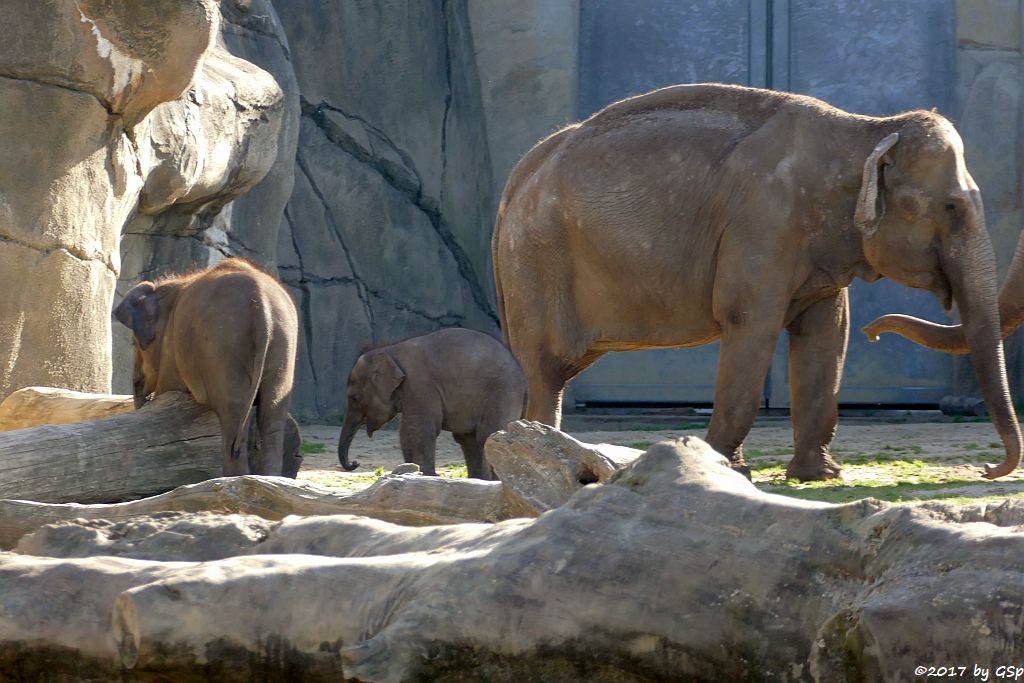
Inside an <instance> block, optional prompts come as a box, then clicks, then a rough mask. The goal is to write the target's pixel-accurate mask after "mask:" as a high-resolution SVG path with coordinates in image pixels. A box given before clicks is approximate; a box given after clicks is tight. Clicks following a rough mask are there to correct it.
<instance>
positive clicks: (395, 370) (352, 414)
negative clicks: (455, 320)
mask: <svg viewBox="0 0 1024 683" xmlns="http://www.w3.org/2000/svg"><path fill="white" fill-rule="evenodd" d="M404 380H405V373H404V372H403V371H402V368H401V367H399V365H398V363H396V362H395V359H394V358H392V357H391V355H390V354H389V353H388V352H387V351H386V350H384V349H375V350H373V351H367V352H366V353H364V354H363V355H361V356H360V357H359V359H358V360H356V363H355V365H353V366H352V372H351V373H349V376H348V389H347V394H348V396H347V400H346V410H345V422H344V423H343V424H342V427H341V436H340V438H339V440H338V461H339V462H340V463H341V466H342V467H344V468H345V469H346V470H350V471H351V470H354V469H355V468H356V467H358V466H359V463H358V462H349V459H348V451H349V447H350V446H351V445H352V439H353V438H354V437H355V435H356V432H357V431H358V430H359V427H361V426H362V425H363V424H366V434H367V435H368V436H373V433H374V432H375V431H377V430H378V429H380V428H381V427H383V426H384V425H385V424H387V422H389V421H390V420H391V419H392V418H393V417H394V416H395V415H397V414H398V412H399V411H400V410H401V409H402V395H401V394H402V392H401V386H402V382H403V381H404Z"/></svg>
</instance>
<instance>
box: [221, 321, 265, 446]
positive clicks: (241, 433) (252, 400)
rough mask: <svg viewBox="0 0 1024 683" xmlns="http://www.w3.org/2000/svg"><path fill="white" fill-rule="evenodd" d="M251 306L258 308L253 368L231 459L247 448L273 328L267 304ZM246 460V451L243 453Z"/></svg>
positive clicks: (253, 339)
mask: <svg viewBox="0 0 1024 683" xmlns="http://www.w3.org/2000/svg"><path fill="white" fill-rule="evenodd" d="M253 307H254V308H256V309H258V310H254V311H253V322H254V323H256V324H255V325H254V326H253V331H252V332H253V334H252V345H253V368H252V376H251V382H250V385H249V391H248V396H247V397H246V398H247V399H248V400H247V401H246V404H245V406H246V408H245V415H243V416H242V421H241V422H240V423H239V425H238V429H237V431H236V432H235V438H234V439H232V441H231V459H232V460H237V459H239V458H241V457H242V455H243V453H242V448H243V446H245V447H246V451H248V450H249V443H248V441H249V426H250V425H251V424H252V420H253V412H254V408H256V399H257V397H258V395H259V391H260V384H261V383H262V382H263V372H264V369H265V368H266V364H267V354H268V353H269V351H270V330H272V329H273V321H271V320H270V317H269V316H270V313H269V310H268V308H267V306H265V305H262V302H260V301H255V302H253ZM244 455H245V457H246V459H247V460H248V457H249V454H248V452H246V453H244Z"/></svg>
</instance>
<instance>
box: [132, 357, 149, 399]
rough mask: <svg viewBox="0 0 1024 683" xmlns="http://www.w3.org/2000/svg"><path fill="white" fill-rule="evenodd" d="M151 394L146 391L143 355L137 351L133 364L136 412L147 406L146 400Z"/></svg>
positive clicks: (133, 395) (133, 393)
mask: <svg viewBox="0 0 1024 683" xmlns="http://www.w3.org/2000/svg"><path fill="white" fill-rule="evenodd" d="M149 394H150V392H149V391H148V390H147V389H146V375H145V372H144V371H143V366H142V354H140V353H139V349H138V348H136V349H135V361H134V363H133V364H132V397H133V398H134V402H135V410H138V409H139V408H141V407H142V406H144V405H146V399H147V398H148V397H149Z"/></svg>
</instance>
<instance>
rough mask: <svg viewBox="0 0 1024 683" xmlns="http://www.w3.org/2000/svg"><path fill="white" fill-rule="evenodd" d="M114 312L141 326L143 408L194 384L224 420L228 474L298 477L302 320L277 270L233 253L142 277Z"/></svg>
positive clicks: (137, 374) (137, 336)
mask: <svg viewBox="0 0 1024 683" xmlns="http://www.w3.org/2000/svg"><path fill="white" fill-rule="evenodd" d="M114 317H115V318H116V319H117V320H118V321H120V322H121V323H123V324H124V325H125V326H127V327H128V328H129V329H131V331H132V341H133V342H134V345H135V369H134V372H133V373H132V383H133V392H134V394H135V407H136V408H139V407H141V406H142V405H143V404H145V402H146V400H147V397H148V396H149V395H150V394H162V393H164V392H165V391H187V392H189V393H190V394H192V397H193V398H194V399H195V400H196V402H197V403H199V404H201V405H204V406H209V407H210V409H211V410H213V412H214V413H216V414H217V418H218V419H219V420H220V428H221V435H222V439H223V456H224V474H225V476H236V475H240V474H271V475H281V474H285V475H290V476H295V471H296V470H297V469H298V465H299V462H300V461H299V459H298V458H299V457H300V456H299V455H298V453H297V450H298V446H297V444H298V442H299V435H298V426H297V425H296V424H295V421H294V420H292V419H291V416H290V415H289V414H288V405H289V403H290V402H291V394H292V381H293V377H294V374H295V355H296V352H297V349H298V344H297V340H298V336H299V319H298V314H297V313H296V311H295V304H294V303H292V299H291V297H290V296H289V295H288V292H286V291H285V289H284V287H282V286H281V284H280V283H279V282H278V281H277V279H276V278H274V277H272V276H270V275H268V274H267V273H264V272H263V271H262V270H260V269H258V268H256V267H255V266H254V265H252V264H251V263H249V262H248V261H246V260H244V259H238V258H230V259H226V260H224V261H221V262H220V263H218V264H217V265H216V266H214V267H213V268H210V269H208V270H199V271H195V272H193V273H188V274H185V275H179V276H176V277H169V278H165V279H162V280H158V281H156V282H148V281H147V282H142V283H140V284H138V285H136V286H135V287H134V288H132V289H131V291H129V292H128V293H127V294H126V295H125V297H124V300H122V301H121V303H120V304H119V305H118V306H117V308H115V309H114ZM253 421H255V430H254V432H255V434H256V435H257V437H258V438H257V448H255V449H252V453H250V443H249V442H250V434H249V432H250V427H251V425H252V423H253ZM286 451H287V454H286ZM293 451H295V452H293ZM250 456H251V457H250Z"/></svg>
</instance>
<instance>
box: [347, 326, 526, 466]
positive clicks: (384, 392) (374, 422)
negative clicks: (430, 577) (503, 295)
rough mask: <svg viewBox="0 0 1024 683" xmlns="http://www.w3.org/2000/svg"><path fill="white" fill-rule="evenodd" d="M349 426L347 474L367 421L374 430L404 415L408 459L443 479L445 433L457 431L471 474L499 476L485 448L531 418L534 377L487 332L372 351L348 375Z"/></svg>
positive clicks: (435, 336) (441, 333)
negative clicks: (529, 391)
mask: <svg viewBox="0 0 1024 683" xmlns="http://www.w3.org/2000/svg"><path fill="white" fill-rule="evenodd" d="M347 406H348V407H347V410H346V413H345V423H344V425H343V426H342V429H341V438H340V440H339V442H338V460H339V461H340V462H341V466H342V467H344V468H345V469H346V470H354V469H355V468H356V467H358V466H359V463H358V462H350V461H349V458H348V451H349V447H350V446H351V445H352V438H353V437H354V436H355V433H356V431H357V430H358V429H359V427H360V426H362V425H363V424H364V423H365V424H366V433H367V435H369V436H373V433H374V432H375V431H377V430H378V429H380V428H381V427H382V426H384V424H386V423H387V422H388V421H389V420H391V419H392V418H393V417H394V416H395V415H397V414H398V413H402V426H401V430H400V439H401V444H402V456H403V457H404V458H405V461H406V462H414V463H416V464H417V465H419V466H420V469H421V470H422V471H423V473H424V474H427V475H430V476H436V475H437V471H436V470H435V469H434V451H435V448H436V446H437V437H438V435H439V434H440V433H441V431H442V430H444V431H448V432H451V433H452V436H454V437H455V441H456V442H458V444H459V446H461V447H462V452H463V454H464V455H465V457H466V468H467V469H468V471H469V476H471V477H476V478H477V479H493V474H492V473H491V468H490V466H489V465H488V464H487V462H486V460H485V459H484V443H485V442H486V441H487V437H489V436H490V435H491V434H493V433H494V432H496V431H498V430H499V429H504V428H505V425H507V424H508V423H509V422H511V421H513V420H518V419H520V418H522V417H523V415H524V414H525V411H526V376H525V375H524V374H523V370H522V368H521V367H519V363H518V362H517V361H516V359H515V358H513V357H512V354H511V353H510V352H509V350H508V349H507V348H505V345H504V344H502V343H501V342H500V341H498V340H497V339H494V338H493V337H490V336H488V335H486V334H483V333H481V332H475V331H473V330H466V329H462V328H450V329H444V330H438V331H437V332H431V333H430V334H425V335H423V336H420V337H413V338H411V339H407V340H405V341H402V342H398V343H397V344H391V345H390V346H384V347H381V348H377V349H373V350H371V351H367V352H366V353H364V354H363V355H361V356H360V357H359V358H358V360H356V363H355V365H354V366H353V367H352V372H351V373H350V374H349V378H348V399H347Z"/></svg>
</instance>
